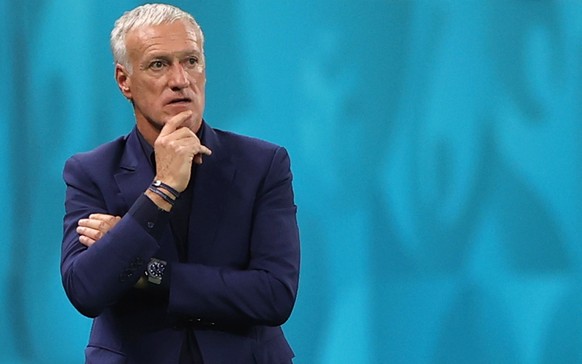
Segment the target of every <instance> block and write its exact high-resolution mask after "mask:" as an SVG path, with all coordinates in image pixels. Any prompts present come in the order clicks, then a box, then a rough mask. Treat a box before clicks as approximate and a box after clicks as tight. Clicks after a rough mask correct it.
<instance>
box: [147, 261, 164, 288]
mask: <svg viewBox="0 0 582 364" xmlns="http://www.w3.org/2000/svg"><path fill="white" fill-rule="evenodd" d="M166 264H168V263H166V262H165V261H163V260H161V259H156V258H152V259H151V260H150V262H149V263H148V265H147V268H146V271H145V275H146V277H148V282H151V283H154V284H160V283H162V278H163V276H164V270H165V269H166Z"/></svg>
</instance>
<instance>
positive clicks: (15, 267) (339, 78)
mask: <svg viewBox="0 0 582 364" xmlns="http://www.w3.org/2000/svg"><path fill="white" fill-rule="evenodd" d="M139 4H141V2H139V1H111V2H105V1H93V0H90V1H76V0H59V1H49V0H0V46H1V49H4V52H5V53H4V56H3V57H2V61H1V62H0V64H1V66H0V70H1V75H2V83H1V84H2V86H1V87H0V110H1V112H0V123H1V125H2V127H3V128H4V129H3V132H2V133H0V145H1V146H2V153H0V169H1V170H2V172H3V173H2V175H3V177H2V189H3V191H4V192H3V193H2V196H3V198H2V208H1V209H0V229H1V231H2V234H1V236H2V237H1V243H0V277H2V280H1V282H2V289H0V363H2V364H4V363H16V364H25V363H26V364H28V363H47V364H49V363H50V364H52V363H65V364H67V363H82V362H83V349H84V347H85V345H86V343H87V339H88V335H89V328H90V320H89V319H87V318H84V317H82V316H81V315H80V314H79V313H77V312H76V311H75V310H74V309H73V308H72V306H71V305H70V303H69V302H68V301H67V299H66V297H65V295H64V291H63V289H62V286H61V283H60V274H59V258H60V240H61V228H62V216H63V212H64V209H63V200H64V189H65V186H64V183H63V181H62V178H61V172H62V168H63V164H64V161H65V160H66V158H68V157H69V156H70V155H72V154H74V153H77V152H80V151H85V150H89V149H91V148H93V147H95V146H97V145H99V144H101V143H103V142H106V141H109V140H111V139H113V138H115V137H117V136H119V135H122V134H126V133H128V132H129V131H130V129H131V128H132V126H133V118H132V111H131V107H130V105H129V104H128V103H127V102H126V101H124V99H123V97H122V96H121V95H120V94H119V91H118V90H117V88H116V85H115V82H114V79H113V63H112V57H111V55H110V51H109V32H110V31H111V28H112V26H113V23H114V21H115V19H117V18H118V17H119V16H120V15H121V14H122V13H123V12H124V11H126V10H129V9H131V8H133V7H135V6H137V5H139ZM173 4H174V5H177V6H179V7H182V8H183V9H184V10H187V11H189V12H191V13H192V14H193V15H194V16H195V17H196V18H197V19H198V21H199V23H200V24H201V26H202V28H203V30H204V31H205V38H206V58H207V64H208V69H207V77H208V83H207V107H206V114H205V118H206V120H207V121H208V122H209V123H210V124H211V125H212V126H214V127H216V128H221V129H228V130H232V131H235V132H239V133H243V134H247V135H251V136H255V137H260V138H263V139H267V140H269V141H272V142H275V143H278V144H281V145H284V146H285V147H287V149H288V150H289V152H290V154H291V158H292V168H293V171H294V174H295V181H294V186H295V192H296V202H297V205H298V206H299V212H298V218H299V223H300V228H301V237H302V272H301V286H300V293H299V297H298V301H297V305H296V309H295V311H294V313H293V315H292V317H291V319H290V320H289V321H288V323H287V324H286V325H285V330H286V333H287V337H288V339H289V341H290V343H291V344H292V346H293V348H294V350H295V352H296V354H297V358H296V361H295V362H296V363H299V364H311V363H322V364H323V363H324V364H327V363H333V364H337V363H348V364H352V363H582V279H581V278H582V244H581V243H582V224H581V223H580V220H581V218H582V203H581V202H582V200H581V199H582V183H581V182H582V180H581V177H582V168H581V167H582V138H581V137H582V124H581V121H582V108H581V105H582V73H581V71H582V1H567V0H564V1H542V0H539V1H532V0H530V1H526V0H522V1H516V0H500V1H461V0H458V1H455V0H448V1H446V0H426V1H412V0H410V1H405V0H400V1H396V0H394V1H390V0H384V1H382V0H377V1H373V0H363V1H347V0H317V1H307V0H304V1H290V0H289V1H287V0H281V1H268V0H247V1H234V0H230V1H228V0H226V1H220V2H218V1H213V2H209V1H198V0H191V1H173Z"/></svg>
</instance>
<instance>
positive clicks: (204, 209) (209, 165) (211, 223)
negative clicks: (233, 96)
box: [188, 123, 235, 262]
mask: <svg viewBox="0 0 582 364" xmlns="http://www.w3.org/2000/svg"><path fill="white" fill-rule="evenodd" d="M203 125H204V126H203V127H204V128H205V129H204V136H203V144H204V145H206V146H207V147H208V148H210V150H212V155H211V156H208V157H205V158H204V163H203V164H202V165H200V166H198V167H197V168H198V170H197V171H196V176H195V179H194V193H193V196H192V199H193V200H192V213H191V215H190V228H189V232H188V242H189V245H190V247H191V248H190V249H188V251H189V253H188V255H189V261H193V262H198V261H200V260H201V259H204V257H206V256H208V254H209V252H210V250H209V248H210V247H211V246H212V242H213V241H214V238H215V236H216V231H217V229H218V226H219V222H220V219H221V216H222V214H223V211H224V209H225V207H226V204H227V202H228V201H227V198H228V195H229V191H230V188H231V186H232V181H233V179H234V176H235V168H234V164H233V163H232V161H231V159H230V154H229V152H228V145H224V144H222V143H221V141H220V139H219V137H218V135H217V134H216V132H215V131H214V130H213V129H212V128H210V127H209V126H207V125H206V123H204V124H203Z"/></svg>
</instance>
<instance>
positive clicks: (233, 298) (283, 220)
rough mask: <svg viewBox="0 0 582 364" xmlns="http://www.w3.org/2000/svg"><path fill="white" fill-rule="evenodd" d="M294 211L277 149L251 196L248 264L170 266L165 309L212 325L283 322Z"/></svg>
mask: <svg viewBox="0 0 582 364" xmlns="http://www.w3.org/2000/svg"><path fill="white" fill-rule="evenodd" d="M296 212H297V207H296V206H295V203H294V196H293V188H292V174H291V169H290V161H289V156H288V154H287V152H286V150H285V149H283V148H278V149H276V150H275V152H274V154H273V158H272V161H271V164H270V167H269V168H268V171H267V174H266V176H265V179H264V183H263V184H262V187H261V188H260V190H259V192H258V194H257V196H256V203H255V207H254V215H253V222H252V224H253V226H252V234H251V236H250V262H249V265H248V268H247V269H244V270H235V269H232V268H224V267H211V266H204V265H197V264H182V263H175V264H172V266H171V268H170V270H171V282H170V301H169V310H170V311H171V312H174V313H178V314H182V315H187V316H190V317H195V318H197V319H198V320H202V321H210V322H215V323H217V324H226V325H229V324H238V325H270V326H277V325H281V324H282V323H284V322H285V321H286V320H287V319H288V318H289V316H290V314H291V311H292V309H293V306H294V304H295V299H296V296H297V289H298V280H299V262H300V250H299V231H298V227H297V221H296Z"/></svg>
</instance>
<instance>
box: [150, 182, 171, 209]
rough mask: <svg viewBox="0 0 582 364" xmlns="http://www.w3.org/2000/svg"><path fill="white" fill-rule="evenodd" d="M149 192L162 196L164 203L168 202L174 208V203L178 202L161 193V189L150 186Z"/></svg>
mask: <svg viewBox="0 0 582 364" xmlns="http://www.w3.org/2000/svg"><path fill="white" fill-rule="evenodd" d="M148 190H150V191H152V192H153V193H155V194H156V195H158V196H160V197H161V198H163V199H164V201H166V202H167V203H169V204H170V205H172V207H173V206H174V203H175V202H176V201H175V200H172V199H171V198H170V196H168V195H166V194H165V193H163V192H162V191H160V190H159V189H157V188H156V187H154V186H149V187H148Z"/></svg>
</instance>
